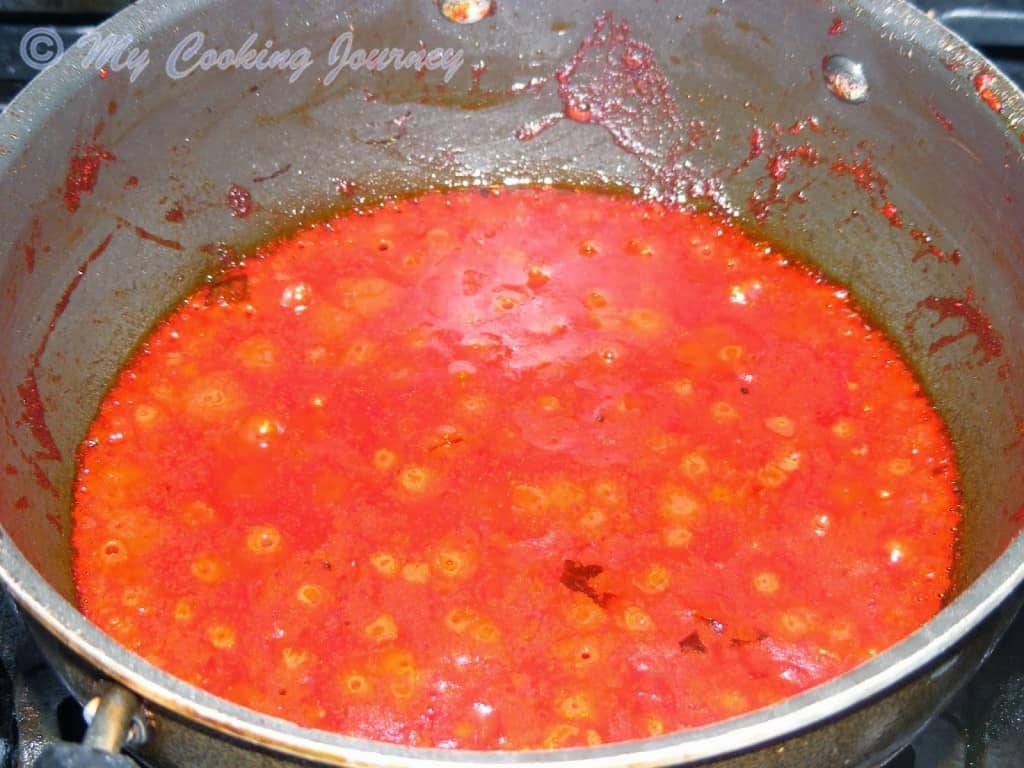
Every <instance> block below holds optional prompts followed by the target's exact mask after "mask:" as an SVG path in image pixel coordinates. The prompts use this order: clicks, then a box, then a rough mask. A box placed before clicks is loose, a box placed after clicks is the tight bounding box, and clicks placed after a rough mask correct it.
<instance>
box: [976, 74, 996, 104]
mask: <svg viewBox="0 0 1024 768" xmlns="http://www.w3.org/2000/svg"><path fill="white" fill-rule="evenodd" d="M995 79H996V76H995V75H993V74H992V73H991V72H981V73H979V74H977V75H975V76H974V90H976V91H977V92H978V96H979V97H980V98H981V100H982V101H984V102H985V103H986V104H988V108H989V109H991V110H992V111H993V112H997V113H999V112H1002V111H1003V103H1002V102H1001V101H1000V100H999V97H998V96H996V94H995V92H994V91H993V90H992V89H991V88H990V87H989V86H991V85H992V82H993V81H994V80H995Z"/></svg>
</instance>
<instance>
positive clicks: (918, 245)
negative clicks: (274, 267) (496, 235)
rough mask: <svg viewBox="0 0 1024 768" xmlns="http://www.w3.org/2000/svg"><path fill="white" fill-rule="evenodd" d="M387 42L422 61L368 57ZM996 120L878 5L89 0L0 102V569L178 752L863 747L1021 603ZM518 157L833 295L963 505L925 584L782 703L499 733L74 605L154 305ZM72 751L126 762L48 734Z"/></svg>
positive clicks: (963, 59) (120, 706)
mask: <svg viewBox="0 0 1024 768" xmlns="http://www.w3.org/2000/svg"><path fill="white" fill-rule="evenodd" d="M605 11H607V13H605ZM51 43H52V41H51ZM246 46H248V47H246ZM383 48H389V49H402V51H403V52H404V53H405V54H408V53H417V52H419V53H421V54H422V55H421V56H420V57H419V58H417V57H416V56H413V57H412V58H401V57H399V56H397V55H396V56H395V57H392V58H390V59H385V58H382V57H381V55H380V54H379V53H378V55H377V58H374V56H373V49H383ZM38 50H44V51H45V50H46V46H36V48H34V49H31V50H29V53H32V52H33V51H37V52H38ZM211 51H212V53H211ZM246 51H249V53H248V54H245V52H246ZM261 51H264V52H266V53H265V56H264V59H263V63H264V65H265V66H256V64H255V63H254V62H256V61H257V59H256V58H255V53H259V52H261ZM275 51H276V52H281V54H280V56H279V58H278V59H275V60H273V61H274V62H275V63H274V66H271V65H270V64H268V62H270V61H271V59H270V58H269V54H270V53H271V52H275ZM253 52H255V53H253ZM360 52H362V53H360ZM243 54H245V55H243ZM286 54H287V55H286ZM246 55H247V56H249V58H248V59H246V58H245V56H246ZM246 61H249V62H250V65H251V66H248V67H246V66H244V64H245V62H246ZM387 62H390V63H387ZM417 62H418V68H417ZM1022 130H1024V97H1022V96H1021V94H1020V93H1019V92H1017V91H1016V90H1015V89H1014V88H1013V87H1012V86H1011V85H1009V84H1008V83H1007V81H1006V80H1005V79H1004V78H1003V77H1002V76H1001V75H1000V74H999V73H998V72H996V71H994V69H993V68H992V66H991V65H990V64H988V63H987V62H986V61H985V60H984V59H983V58H981V57H980V56H979V55H978V54H977V53H976V52H975V51H973V50H971V49H969V48H968V47H967V46H966V45H965V44H964V43H963V42H962V41H961V40H960V39H959V38H957V37H956V36H954V35H953V34H951V33H950V32H948V31H947V30H945V29H943V28H942V27H940V26H939V25H937V24H935V23H933V22H932V21H930V20H929V19H928V18H927V17H925V16H924V15H922V14H921V13H919V12H917V11H915V10H913V9H912V8H911V7H909V6H907V5H905V4H904V3H901V2H891V1H889V0H880V1H878V2H869V1H868V0H835V2H833V3H824V2H820V0H773V1H771V2H769V1H762V2H756V3H755V2H719V0H705V2H695V1H694V0H662V2H657V3H643V4H641V3H636V2H625V1H622V2H614V1H613V0H609V2H608V3H604V4H602V5H601V7H600V8H598V7H596V6H594V4H592V3H588V2H585V1H584V0H563V2H560V3H557V4H541V3H533V2H525V1H524V2H517V1H516V0H501V2H499V3H497V4H496V5H494V6H492V7H491V9H490V13H489V14H488V15H486V16H484V17H483V18H482V19H481V20H479V21H478V22H477V23H473V24H462V23H455V22H453V21H452V20H450V19H448V18H446V17H445V16H444V15H443V14H442V13H441V12H440V9H439V7H438V5H437V4H436V3H432V2H427V1H426V0H421V1H419V2H411V1H407V2H397V1H388V0H375V1H374V2H366V3H358V4H357V3H351V2H341V1H340V0H337V1H335V2H328V1H327V0H312V1H311V2H308V3H302V4H296V3H294V2H290V1H288V0H218V1H217V2H213V0H170V1H169V2H156V1H155V0H141V1H140V2H139V3H138V4H137V5H135V6H132V7H130V8H128V9H127V10H125V11H124V12H122V13H121V14H119V15H117V16H116V17H114V18H113V19H112V20H110V21H109V22H108V23H106V24H104V25H103V26H102V27H101V28H100V32H99V35H98V36H93V37H91V38H89V39H87V40H86V41H84V42H83V44H80V45H78V46H75V47H74V48H72V49H71V50H69V51H67V52H66V53H65V55H64V56H63V58H62V59H61V60H60V61H59V62H58V63H56V64H55V65H54V66H52V67H51V68H50V69H49V70H47V71H45V72H44V73H43V74H41V75H40V76H39V77H38V78H37V80H36V81H35V82H34V83H33V84H32V85H31V86H30V87H29V88H28V89H26V90H25V91H24V92H23V93H22V94H21V95H20V96H19V97H18V98H17V99H16V100H15V101H14V102H13V103H12V104H11V106H10V107H9V109H8V110H7V111H6V112H5V113H4V114H3V116H2V117H0V189H2V191H3V194H0V221H3V227H2V229H3V232H2V234H0V253H2V254H3V262H2V264H0V288H2V290H3V293H4V299H3V303H2V306H0V348H2V353H0V354H2V359H3V361H4V364H3V367H2V370H0V415H2V422H3V423H2V426H3V435H2V437H0V467H2V468H3V469H2V472H0V523H2V530H0V577H2V578H3V581H4V584H5V585H6V587H7V589H8V591H9V592H10V594H11V595H12V596H13V597H14V599H15V600H16V601H17V602H18V604H19V605H20V606H21V608H22V611H23V614H24V616H25V618H26V620H27V621H28V622H29V624H30V625H31V627H32V628H33V630H34V632H35V633H36V635H37V636H38V639H39V641H40V643H41V645H42V647H43V648H44V650H45V652H46V654H47V655H48V657H49V659H50V660H51V662H52V663H53V664H54V666H55V667H56V669H57V670H58V671H59V673H60V674H61V675H62V676H63V678H64V679H65V680H66V682H67V683H68V685H69V686H70V688H71V689H72V690H73V691H74V692H75V694H76V696H78V697H79V698H80V699H81V700H82V701H83V702H85V701H89V700H93V703H94V704H95V703H96V699H95V698H94V697H100V698H99V705H98V708H97V709H98V714H96V715H95V719H94V723H93V726H92V727H91V728H90V732H89V737H88V743H89V745H90V746H92V747H96V748H102V749H107V750H110V751H113V752H116V751H117V750H118V748H119V747H120V746H121V742H122V741H124V740H125V739H127V740H128V746H129V748H130V749H131V750H133V751H134V752H135V753H136V754H137V755H139V756H140V757H141V758H142V759H144V760H146V761H148V762H151V763H153V764H156V765H160V766H181V767H184V766H190V767H191V766H224V765H230V766H239V767H242V766H264V765H278V764H280V765H299V764H302V765H309V764H314V765H320V764H323V765H361V766H403V767H407V768H442V767H443V766H451V765H461V766H481V767H482V766H491V765H494V764H497V763H509V762H515V763H527V764H531V765H534V766H555V765H560V766H579V767H580V768H583V767H584V766H586V768H619V767H621V766H627V765H628V766H660V765H697V764H699V765H711V764H714V765H721V766H729V767H730V768H746V767H750V766H780V767H781V766H800V768H804V767H805V766H855V767H865V768H866V767H868V766H877V765H879V764H880V763H881V762H882V761H883V760H884V759H885V758H887V757H888V756H891V755H892V754H893V753H894V752H895V751H897V750H898V749H899V748H901V747H902V746H903V745H905V744H906V743H908V742H909V740H910V739H911V738H912V737H913V735H914V733H915V732H916V730H917V729H918V728H920V727H921V726H922V725H923V724H924V723H925V722H926V721H927V719H928V718H929V717H930V716H932V715H933V714H934V713H935V712H937V711H938V710H939V709H940V708H941V707H942V706H943V705H944V703H946V702H947V701H948V700H949V698H950V697H951V696H952V694H953V693H954V692H955V691H956V689H957V688H958V686H960V685H961V683H963V682H964V681H965V680H966V679H967V678H969V677H970V675H971V674H972V673H973V672H974V670H975V669H976V668H977V666H978V665H979V664H980V663H981V661H982V660H983V659H984V657H985V655H986V653H987V652H988V651H989V650H990V649H991V647H992V646H993V644H994V643H995V641H996V639H997V638H998V636H999V635H1000V633H1001V632H1002V631H1003V630H1004V629H1005V628H1006V626H1007V625H1008V624H1009V622H1010V620H1011V619H1012V617H1013V615H1014V613H1015V612H1016V609H1017V608H1018V606H1019V604H1020V603H1021V601H1022V593H1021V592H1020V590H1019V589H1018V587H1019V585H1020V584H1021V582H1022V580H1024V539H1022V537H1021V536H1020V535H1019V533H1020V530H1021V528H1022V525H1024V514H1022V509H1024V473H1022V472H1020V471H1019V468H1020V466H1021V458H1022V456H1024V386H1022V384H1021V382H1022V375H1024V371H1022V367H1021V365H1022V362H1021V361H1022V352H1024V322H1022V318H1024V308H1022V302H1024V216H1022V205H1024V173H1022V172H1021V165H1022V150H1024V134H1022ZM520 183H562V184H588V185H599V186H602V187H607V188H614V189H626V190H634V191H636V192H638V193H641V194H650V195H655V196H660V197H664V198H668V199H673V200H676V201H678V202H682V203H688V204H695V205H700V206H706V207H710V208H714V209H717V210H719V211H723V212H727V213H729V214H731V215H734V216H736V217H737V218H738V219H739V220H741V221H742V222H743V223H744V224H745V225H746V226H747V227H749V228H750V230H751V231H752V232H753V233H754V234H755V235H756V236H758V237H762V238H766V239H769V240H772V241H777V242H778V243H780V244H782V245H784V246H785V248H786V249H787V250H789V251H791V252H793V253H796V254H799V255H802V256H804V257H806V258H807V259H808V260H809V261H811V262H812V263H813V264H815V265H817V266H818V267H820V268H821V269H822V270H823V271H824V272H825V273H826V274H828V275H829V276H830V277H832V278H834V279H836V280H839V281H841V282H843V283H845V284H846V285H848V286H849V287H850V288H851V289H852V290H853V292H854V294H855V295H856V296H857V297H858V299H859V301H860V302H861V304H862V305H863V306H864V307H865V309H866V310H867V311H868V312H869V313H870V314H871V316H872V317H873V318H874V320H875V322H877V324H878V325H879V326H880V327H882V328H884V329H885V330H886V331H887V332H888V333H889V334H890V335H891V336H892V338H893V339H895V340H896V342H897V343H898V344H899V345H900V346H901V347H902V349H903V350H904V351H905V353H906V355H907V356H908V358H909V359H910V360H912V361H913V362H914V364H915V366H916V368H917V370H918V371H919V373H920V376H921V379H922V381H923V382H924V384H925V386H926V388H927V390H928V392H929V393H930V395H931V396H932V397H933V399H934V402H935V404H936V407H937V408H938V409H939V411H940V412H941V414H942V415H943V417H944V418H945V419H946V421H947V423H948V425H949V430H950V432H951V434H952V436H953V438H954V440H955V443H956V447H957V451H958V456H959V461H960V468H961V471H962V476H963V486H962V491H963V500H964V509H965V520H964V524H963V529H962V532H961V543H960V552H959V557H958V564H957V568H956V574H955V576H956V587H955V589H954V594H953V595H952V596H951V599H950V601H949V603H948V605H947V606H946V607H945V608H944V610H943V611H942V612H941V613H940V614H939V615H938V616H937V617H936V618H935V619H934V620H932V621H931V622H929V623H928V624H927V625H925V626H924V627H923V628H921V629H920V630H919V631H917V632H915V633H914V634H913V635H912V636H910V637H908V638H907V639H906V640H904V641H903V642H901V643H899V644H898V645H897V646H895V647H893V648H891V649H889V650H886V651H885V652H883V653H881V654H880V655H879V656H877V657H876V658H874V659H873V660H872V661H870V662H868V663H866V664H864V665H862V666H860V667H858V668H857V669H855V670H853V671H852V672H850V673H848V674H846V675H844V676H842V677H840V678H838V679H836V680H833V681H831V682H828V683H826V684H824V685H821V686H819V687H817V688H814V689H812V690H810V691H808V692H806V693H803V694H801V695H799V696H795V697H793V698H791V699H789V700H786V701H784V702H782V703H780V704H777V705H775V706H772V707H768V708H766V709H762V710H759V711H756V712H753V713H750V714H747V715H744V716H741V717H737V718H735V719H732V720H729V721H726V722H721V723H717V724H714V725H710V726H707V727H702V728H696V729H693V730H688V731H684V732H680V733H674V734H670V735H666V736H662V737H658V738H652V739H648V740H644V741H636V742H628V743H620V744H611V745H606V746H598V747H592V748H586V749H569V750H555V751H548V752H522V753H514V754H508V753H500V754H498V753H478V752H443V751H439V750H428V749H409V748H402V747H397V746H393V745H387V744H379V743H374V742H370V741H365V740H359V739H351V738H346V737H343V736H339V735H335V734H330V733H324V732H319V731H314V730H310V729H305V728H301V727H298V726H296V725H293V724H290V723H287V722H283V721H280V720H276V719H274V718H271V717H268V716H265V715H262V714H258V713H255V712H251V711H248V710H246V709H244V708H241V707H238V706H236V705H234V704H230V703H228V702H226V701H223V700H220V699H218V698H216V697H214V696H211V695H209V694H207V693H205V692H204V691H202V690H199V689H197V688H194V687H192V686H190V685H188V684H186V683H184V682H182V681H180V680H177V679H174V678H172V677H170V676H169V675H167V674H165V673H163V672H161V671H160V670H158V669H156V668H154V667H152V666H150V665H149V664H147V663H146V662H145V661H143V660H142V659H140V658H139V657H137V656H135V655H133V654H132V653H131V652H130V651H129V650H127V649H125V648H123V647H120V646H118V645H117V644H116V643H114V642H113V641H112V640H111V639H109V638H108V637H106V636H105V635H104V634H102V633H101V632H100V631H99V630H98V629H96V628H95V627H94V626H92V625H91V624H90V623H89V622H88V621H86V620H85V619H84V618H83V616H82V615H81V614H80V613H79V612H78V610H77V609H76V608H75V593H74V586H73V583H72V580H71V572H70V559H71V549H70V544H69V539H70V528H71V524H70V518H69V508H70V502H71V483H72V480H73V476H74V459H75V450H76V446H77V444H78V443H79V441H80V440H81V439H82V437H83V435H84V434H85V431H86V429H87V426H88V424H89V422H90V420H91V418H92V417H93V415H94V414H95V412H96V409H97V407H98V404H99V401H100V399H101V397H102V395H103V393H104V391H105V388H106V387H107V386H108V384H109V382H110V381H111V380H112V378H113V377H114V375H115V373H116V372H117V370H118V368H119V366H121V364H122V363H123V362H124V361H125V359H126V357H127V356H128V355H129V354H130V352H131V351H132V349H133V346H134V345H135V344H136V342H137V340H138V339H139V338H140V337H141V336H142V335H143V334H144V332H145V331H146V329H147V328H149V327H150V326H151V325H152V324H153V323H154V322H155V321H156V320H157V319H158V318H160V317H161V316H162V315H164V314H166V313H167V312H168V311H170V310H171V308H173V307H174V306H175V303H176V302H177V301H178V300H180V298H181V297H182V296H183V295H184V294H185V293H186V292H187V291H188V290H189V288H190V287H191V286H193V285H195V284H196V282H197V281H199V280H200V279H202V277H203V276H204V275H206V274H208V273H210V272H211V271H212V270H215V269H216V268H217V267H218V266H219V265H220V264H222V263H223V261H224V260H225V259H230V258H231V257H232V256H233V255H235V254H237V253H239V252H240V251H242V250H244V249H245V247H246V246H247V245H248V244H252V243H256V242H259V241H260V240H263V239H265V238H267V237H269V236H271V235H273V234H275V233H280V232H282V231H283V230H285V229H287V228H289V227H294V226H296V224H298V223H301V222H304V221H310V220H314V219H315V218H316V217H317V216H319V215H322V213H323V212H324V211H327V210H330V209H335V210H336V209H337V208H339V207H345V206H351V205H355V204H358V203H359V202H360V201H362V200H364V199H373V198H379V197H381V196H384V195H393V194H402V193H406V192H413V191H416V190H422V189H425V188H436V187H454V186H464V185H482V184H520ZM794 375H799V372H794ZM90 711H92V710H90ZM133 721H134V725H132V722H133ZM69 754H70V753H69ZM52 757H53V756H52V755H51V758H52ZM99 758H102V760H104V761H106V762H104V763H103V764H107V765H113V764H115V763H114V762H111V761H116V760H118V759H119V758H114V757H112V756H107V757H102V755H101V754H100V752H98V751H93V752H92V753H90V754H85V753H82V754H80V755H79V756H78V757H74V758H73V759H74V760H87V759H99ZM64 759H65V762H63V763H60V764H64V765H68V764H72V763H71V762H68V761H70V760H72V758H71V757H69V756H68V755H65V758H64ZM51 764H52V763H51ZM81 764H85V763H84V762H83V763H81Z"/></svg>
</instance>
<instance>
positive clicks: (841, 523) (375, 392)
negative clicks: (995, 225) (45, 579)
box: [73, 189, 959, 749]
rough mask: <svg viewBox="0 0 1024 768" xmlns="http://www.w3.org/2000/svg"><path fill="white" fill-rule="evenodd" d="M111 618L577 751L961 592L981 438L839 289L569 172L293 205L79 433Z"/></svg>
mask: <svg viewBox="0 0 1024 768" xmlns="http://www.w3.org/2000/svg"><path fill="white" fill-rule="evenodd" d="M79 459H80V460H79V473H78V477H77V481H76V492H75V510H74V520H75V529H74V534H73V536H74V546H75V560H74V570H75V577H76V583H77V586H78V590H79V595H80V598H81V605H82V608H83V610H84V611H85V613H86V615H87V616H88V617H89V618H90V619H92V620H93V621H95V622H96V623H97V624H98V625H99V626H100V627H101V628H103V629H104V630H105V631H106V632H108V633H109V634H110V635H112V636H113V637H114V638H115V639H116V640H118V641H119V642H120V643H122V644H123V645H125V646H127V647H128V648H130V649H132V650H134V651H136V652H138V653H139V654H141V655H142V656H143V657H145V658H147V659H148V660H150V661H151V662H153V663H154V664H156V665H157V666H159V667H161V668H163V669H165V670H167V671H168V672H170V673H172V674H175V675H177V676H179V677H181V678H183V679H185V680H187V681H189V682H191V683H194V684H196V685H198V686H201V687H202V688H205V689H207V690H209V691H211V692H213V693H215V694H217V695H220V696H223V697H225V698H227V699H229V700H231V701H234V702H237V703H239V704H243V705H245V706H248V707H251V708H253V709H257V710H260V711H263V712H266V713H269V714H271V715H276V716H279V717H282V718H285V719H287V720H291V721H294V722H297V723H300V724H303V725H307V726H311V727H315V728H321V729H326V730H335V731H339V732H342V733H345V734H349V735H355V736H362V737H367V738H371V739H378V740H383V741H388V742H394V743H398V744H406V745H413V746H437V747H444V748H463V749H525V748H554V747H564V746H573V745H586V744H598V743H603V742H610V741H620V740H627V739H635V738H643V737H648V736H652V735H658V734H661V733H667V732H670V731H674V730H678V729H681V728H686V727H692V726H697V725H701V724H705V723H709V722H712V721H716V720H719V719H723V718H727V717H730V716H733V715H736V714H739V713H742V712H745V711H748V710H751V709H754V708H757V707H761V706H764V705H767V704H770V703H772V702H776V701H779V700H781V699H783V698H786V697H788V696H791V695H793V694H795V693H797V692H799V691H801V690H804V689H806V688H808V687H810V686H813V685H815V684H817V683H819V682H822V681H824V680H826V679H828V678H831V677H833V676H835V675H837V674H840V673H841V672H844V671H846V670H848V669H850V668H851V667H853V666H855V665H857V664H859V663H861V662H862V661H864V660H866V659H868V658H870V657H872V656H873V655H875V654H876V653H878V652H880V651H881V650H883V649H885V648H886V647H887V646H889V645H891V644H892V643H894V642H896V641H898V640H899V639H901V638H902V637H904V636H906V635H907V634H909V633H910V632H912V631H913V630H915V629H916V628H918V627H919V626H920V625H921V624H923V623H924V622H926V621H927V620H928V619H929V618H930V617H931V616H933V615H934V614H935V612H936V611H937V610H938V609H939V608H940V607H941V600H942V594H943V593H944V592H945V591H946V590H947V589H948V587H949V569H950V566H951V562H952V552H953V545H954V540H955V536H956V529H957V526H958V523H959V506H958V505H959V499H958V496H957V492H956V479H957V476H956V470H955V465H954V460H953V451H952V448H951V445H950V443H949V441H948V438H947V436H946V432H945V429H944V426H943V424H942V422H941V421H940V419H939V417H938V416H937V415H936V414H935V412H934V411H933V409H932V408H931V406H930V404H929V402H928V401H927V399H926V397H925V396H924V395H923V394H922V392H921V390H920V388H919V386H918V384H917V382H916V380H915V378H914V376H913V374H912V373H911V371H910V370H909V368H908V367H907V365H906V364H905V363H904V362H903V361H902V360H901V359H900V357H899V355H898V354H897V352H896V350H895V348H894V347H893V345H892V344H891V343H889V342H888V341H887V340H886V339H885V338H884V337H883V335H882V334H881V333H880V332H879V331H877V330H874V329H873V328H872V327H871V326H870V324H869V323H868V322H867V321H866V319H865V318H864V316H863V315H861V314H859V313H858V312H857V310H856V309H855V308H854V307H853V305H852V304H851V302H850V301H849V300H848V298H847V294H846V292H845V291H844V290H843V289H841V288H840V287H838V286H836V285H834V284H831V283H829V282H828V281H826V280H824V279H822V278H821V277H820V276H817V275H815V274H813V273H811V272H809V271H808V270H806V269H804V268H803V267H800V266H797V265H794V264H793V263H791V262H790V260H789V259H787V257H786V256H785V255H783V254H780V253H778V252H777V251H774V250H773V249H772V248H770V247H767V246H765V245H763V244H758V243H755V242H753V241H751V240H750V239H749V238H748V237H747V236H745V235H744V234H742V233H741V232H740V231H738V230H737V229H735V228H734V227H732V226H731V225H730V224H728V223H726V222H722V221H719V220H716V219H713V218H708V217H705V216H703V215H700V214H693V213H689V212H683V211H678V210H673V209H669V208H665V207H661V206H659V205H656V204H653V203H645V202H638V201H634V200H632V199H628V198H615V197H611V196H605V195H601V194H598V193H593V192H586V191H573V192H569V191H561V190H548V189H519V190H512V189H506V190H488V191H480V190H474V191H461V192H451V193H428V194H425V195H423V196H422V197H420V198H418V199H417V200H406V201H396V202H389V203H386V204H384V205H382V206H381V207H379V208H375V209H373V210H372V211H364V212H362V213H354V214H350V215H347V216H343V217H339V218H337V219H335V220H332V221H329V222H326V223H324V224H321V225H318V226H315V227H312V228H309V229H307V230H304V231H301V232H299V233H297V234H296V235H294V236H292V237H290V238H287V239H284V240H282V241H279V242H275V243H272V244H270V245H267V246H266V247H265V248H263V249H262V250H261V251H260V253H259V254H258V255H257V256H255V257H253V258H250V259H248V260H247V262H246V263H245V264H243V265H241V266H238V267H237V268H235V269H233V270H231V271H229V272H227V273H225V274H223V275H221V276H219V277H218V279H217V281H216V282H215V283H213V284H212V285H208V286H204V287H203V288H202V289H201V290H199V291H197V292H196V293H195V294H193V295H192V296H191V297H190V298H189V299H188V300H187V301H186V302H185V303H184V304H183V305H182V306H181V307H180V308H179V309H178V310H177V311H176V312H175V313H173V314H172V315H171V316H170V317H169V318H168V319H167V320H165V321H164V322H163V323H161V324H160V325H159V326H158V327H157V328H156V329H155V331H154V332H153V333H152V335H151V336H150V337H149V338H148V339H147V340H146V341H145V343H144V344H143V345H142V346H141V347H140V349H139V351H138V353H137V354H136V356H135V357H134V358H133V359H132V360H131V361H130V363H129V364H128V366H127V367H126V368H125V370H124V371H123V373H122V374H121V376H120V378H119V379H118V381H117V382H116V384H115V386H114V387H113V388H112V390H111V391H110V393H109V394H108V396H107V398H106V399H105V401H104V402H103V404H102V407H101V410H100V413H99V416H98V417H97V419H96V421H95V423H94V424H93V426H92V428H91V430H90V432H89V435H88V438H87V440H86V441H85V443H84V444H83V446H82V449H81V452H80V457H79Z"/></svg>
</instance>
